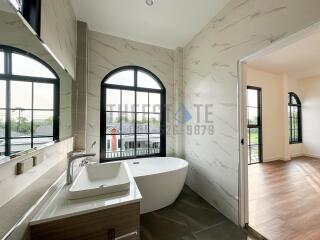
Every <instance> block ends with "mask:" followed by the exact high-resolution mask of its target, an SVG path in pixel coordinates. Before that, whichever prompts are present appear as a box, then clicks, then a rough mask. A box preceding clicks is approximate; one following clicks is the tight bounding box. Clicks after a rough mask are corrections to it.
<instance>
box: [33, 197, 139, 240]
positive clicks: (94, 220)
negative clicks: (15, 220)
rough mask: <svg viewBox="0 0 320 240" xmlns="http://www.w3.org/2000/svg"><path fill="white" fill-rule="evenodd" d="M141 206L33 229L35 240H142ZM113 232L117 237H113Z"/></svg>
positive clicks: (118, 208)
mask: <svg viewBox="0 0 320 240" xmlns="http://www.w3.org/2000/svg"><path fill="white" fill-rule="evenodd" d="M139 231H140V204H139V203H133V204H128V205H124V206H120V207H114V208H110V209H105V210H101V211H97V212H92V213H87V214H82V215H78V216H73V217H69V218H65V219H60V220H56V221H52V222H47V223H42V224H38V225H34V226H31V239H32V240H40V239H41V240H43V239H46V240H71V239H76V240H108V239H110V240H114V239H112V238H113V236H114V237H115V238H116V239H117V238H118V237H122V236H125V235H127V234H129V233H132V232H137V233H138V235H135V236H133V235H131V236H128V237H126V238H122V239H121V240H136V239H139ZM112 232H113V233H112Z"/></svg>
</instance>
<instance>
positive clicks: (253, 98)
mask: <svg viewBox="0 0 320 240" xmlns="http://www.w3.org/2000/svg"><path fill="white" fill-rule="evenodd" d="M247 106H249V107H258V91H257V90H254V89H247Z"/></svg>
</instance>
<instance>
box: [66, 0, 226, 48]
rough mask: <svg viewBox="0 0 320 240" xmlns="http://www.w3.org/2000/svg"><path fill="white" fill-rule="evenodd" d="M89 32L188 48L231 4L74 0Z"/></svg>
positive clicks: (199, 0) (174, 0)
mask: <svg viewBox="0 0 320 240" xmlns="http://www.w3.org/2000/svg"><path fill="white" fill-rule="evenodd" d="M71 1H72V5H73V8H74V11H75V13H76V15H77V18H78V20H81V21H85V22H87V23H88V24H89V28H90V30H93V31H98V32H103V33H108V34H111V35H115V36H119V37H123V38H126V39H131V40H135V41H139V42H144V43H149V44H153V45H156V46H161V47H166V48H171V49H174V48H176V47H178V46H181V47H183V46H185V45H186V44H187V43H188V42H189V41H190V40H191V39H192V38H193V37H194V36H195V35H196V34H197V33H198V32H199V31H200V30H201V29H202V28H203V27H204V26H205V25H206V24H207V23H208V22H209V21H210V19H211V18H212V17H213V16H215V15H216V14H217V13H218V12H219V11H220V10H221V9H222V8H223V7H224V6H225V5H226V4H227V3H228V2H229V1H230V0H156V2H155V4H154V5H153V6H152V7H148V6H147V5H146V4H145V0H90V1H88V0H71Z"/></svg>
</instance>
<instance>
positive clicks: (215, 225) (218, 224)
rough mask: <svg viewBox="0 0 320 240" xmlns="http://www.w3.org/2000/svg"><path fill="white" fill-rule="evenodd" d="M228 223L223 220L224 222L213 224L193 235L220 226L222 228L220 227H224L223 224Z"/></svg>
mask: <svg viewBox="0 0 320 240" xmlns="http://www.w3.org/2000/svg"><path fill="white" fill-rule="evenodd" d="M226 222H227V220H223V221H222V222H219V223H216V224H213V225H211V226H208V227H205V228H203V229H201V230H199V231H195V232H192V234H197V233H199V232H202V231H206V230H208V229H210V228H213V227H218V226H220V225H222V224H223V223H226Z"/></svg>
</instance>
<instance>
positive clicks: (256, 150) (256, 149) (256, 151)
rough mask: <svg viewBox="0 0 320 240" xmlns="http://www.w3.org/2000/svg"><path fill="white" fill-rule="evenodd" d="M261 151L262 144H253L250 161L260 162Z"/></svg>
mask: <svg viewBox="0 0 320 240" xmlns="http://www.w3.org/2000/svg"><path fill="white" fill-rule="evenodd" d="M259 152H260V145H252V146H249V154H248V157H249V163H258V162H260V161H259V160H260V156H259Z"/></svg>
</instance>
